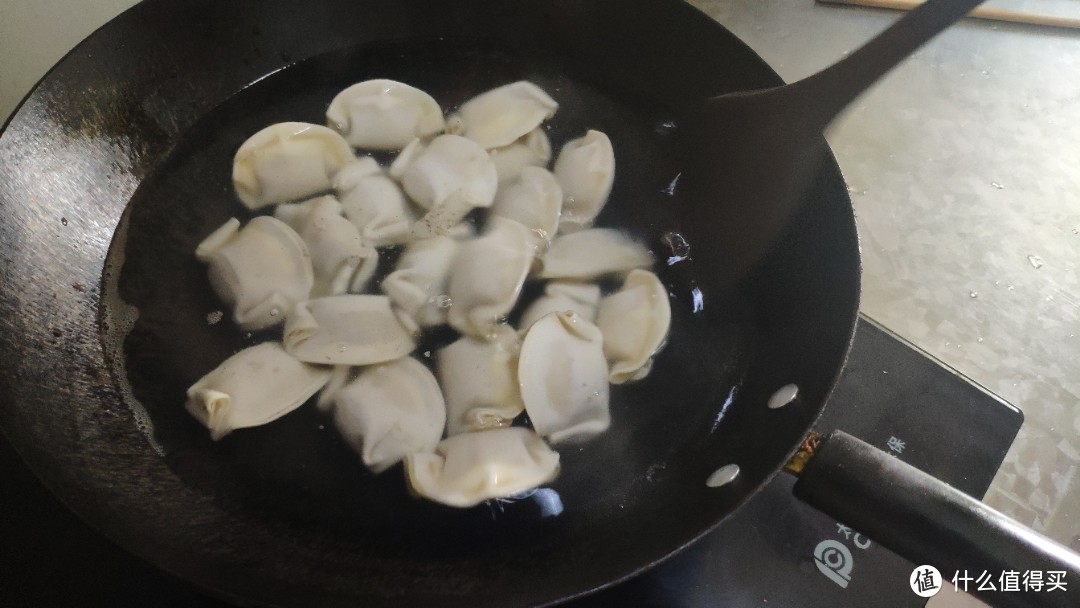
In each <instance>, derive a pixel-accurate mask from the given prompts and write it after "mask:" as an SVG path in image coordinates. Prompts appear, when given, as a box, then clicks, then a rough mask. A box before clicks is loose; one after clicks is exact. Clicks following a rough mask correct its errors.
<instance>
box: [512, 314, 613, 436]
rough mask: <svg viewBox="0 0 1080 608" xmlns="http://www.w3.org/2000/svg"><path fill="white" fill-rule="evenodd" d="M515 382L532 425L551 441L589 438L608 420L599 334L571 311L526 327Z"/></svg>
mask: <svg viewBox="0 0 1080 608" xmlns="http://www.w3.org/2000/svg"><path fill="white" fill-rule="evenodd" d="M518 382H519V384H520V386H521V398H522V400H523V401H524V402H525V411H526V412H527V413H528V414H529V420H531V421H532V425H533V428H534V429H536V432H537V433H539V434H541V435H543V436H544V437H546V438H547V439H548V440H549V441H551V442H552V443H557V442H559V441H563V440H566V439H581V438H586V437H591V436H593V435H596V434H597V433H600V432H603V431H605V430H607V428H608V426H610V425H611V414H610V413H609V412H608V365H607V360H606V359H605V358H604V339H603V336H602V335H601V333H600V330H599V329H598V328H597V327H596V326H595V325H593V324H592V323H590V322H589V321H587V320H585V319H582V318H581V317H579V316H578V315H577V314H576V313H573V312H554V313H551V314H549V315H547V316H545V317H544V318H542V319H540V320H539V321H537V322H536V323H533V324H532V326H531V327H529V329H528V331H527V332H526V333H525V339H524V340H523V341H522V343H521V355H520V357H519V359H518Z"/></svg>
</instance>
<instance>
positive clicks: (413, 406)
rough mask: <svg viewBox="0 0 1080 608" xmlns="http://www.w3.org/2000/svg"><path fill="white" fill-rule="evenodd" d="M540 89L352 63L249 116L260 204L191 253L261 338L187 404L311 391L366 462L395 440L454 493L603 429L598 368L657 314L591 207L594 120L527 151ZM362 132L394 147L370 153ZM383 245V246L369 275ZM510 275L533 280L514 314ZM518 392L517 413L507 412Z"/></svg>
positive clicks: (491, 482)
mask: <svg viewBox="0 0 1080 608" xmlns="http://www.w3.org/2000/svg"><path fill="white" fill-rule="evenodd" d="M557 108H558V104H557V103H556V102H555V101H554V100H553V99H552V98H551V97H550V96H549V95H548V94H547V93H546V92H544V91H543V90H542V89H541V88H539V87H538V86H536V85H535V84H533V83H530V82H526V81H520V82H515V83H512V84H508V85H505V86H502V87H499V88H496V89H493V90H490V91H487V92H485V93H483V94H481V95H479V96H477V97H475V98H473V99H471V100H469V101H467V102H466V103H464V104H463V105H462V106H461V107H460V109H459V111H458V112H457V113H456V114H452V115H450V116H449V117H444V114H443V111H442V109H441V108H440V107H439V104H438V103H437V102H436V101H435V100H434V99H433V98H432V97H431V96H430V95H428V94H427V93H425V92H423V91H421V90H419V89H416V88H414V87H411V86H409V85H406V84H402V83H400V82H395V81H392V80H369V81H365V82H361V83H359V84H356V85H353V86H351V87H349V88H347V89H345V90H344V91H342V92H341V93H340V94H338V95H337V96H336V97H335V98H334V99H333V101H332V102H331V103H330V106H329V109H328V110H327V113H326V116H327V124H328V125H329V127H326V126H321V125H315V124H308V123H296V122H289V123H280V124H274V125H271V126H269V127H267V128H265V129H263V130H261V131H259V132H258V133H256V134H254V135H253V136H251V138H249V139H248V140H247V141H245V142H244V143H243V145H241V146H240V148H239V150H238V151H237V153H236V156H235V159H234V161H233V183H234V186H235V190H236V194H237V196H238V197H239V199H240V201H241V202H242V203H243V204H244V205H245V206H246V207H247V208H248V209H251V210H257V209H258V210H261V209H268V208H270V207H273V213H272V215H266V214H262V215H258V216H256V217H255V218H253V219H251V220H250V221H249V222H247V224H246V225H243V226H241V222H240V221H239V220H237V219H235V218H234V219H231V220H229V221H228V222H226V223H225V224H224V225H223V226H221V227H220V228H218V229H217V230H215V231H214V232H213V233H212V234H210V235H209V236H207V237H206V238H205V240H203V241H202V243H200V244H199V246H198V248H197V249H196V251H195V255H196V257H197V258H198V259H199V260H200V261H202V262H204V263H205V264H206V265H207V267H208V274H209V281H210V285H211V287H212V288H213V290H214V292H215V293H216V294H217V295H218V297H220V299H221V300H222V302H223V303H224V304H225V305H226V306H227V307H228V308H229V309H231V313H232V318H233V320H234V321H235V323H236V324H237V325H238V326H239V327H240V328H241V329H242V330H245V331H256V330H265V329H268V328H272V327H276V326H281V328H282V329H281V331H282V334H281V336H282V337H281V341H280V342H266V343H262V344H259V345H257V346H253V347H250V348H247V349H244V350H241V351H240V352H238V353H236V354H235V355H233V356H231V357H230V358H228V359H227V360H226V361H224V362H223V363H222V364H221V365H220V366H218V367H217V368H216V369H214V370H213V371H211V372H210V373H209V374H207V375H206V376H204V377H203V378H201V379H200V380H199V381H198V382H196V383H195V384H194V385H193V386H191V388H189V389H188V391H187V403H186V407H187V409H188V411H189V412H190V413H191V414H192V415H193V416H194V417H195V418H197V419H198V420H199V421H200V422H201V423H203V424H204V425H205V426H206V427H207V428H209V429H210V433H211V436H212V437H213V438H214V439H219V438H221V437H223V436H224V435H226V434H227V433H229V432H230V431H232V430H234V429H239V428H244V427H251V426H256V425H260V424H265V423H268V422H271V421H273V420H275V419H277V418H279V417H281V416H283V415H285V414H287V413H288V412H290V411H292V410H294V409H296V408H298V407H300V406H301V405H302V404H304V403H305V402H307V401H308V400H309V399H310V398H311V397H312V396H314V395H315V394H316V393H319V396H318V398H317V400H316V402H317V406H318V407H319V408H320V409H321V410H323V411H325V412H328V413H329V414H330V415H331V416H332V417H333V420H334V424H335V426H336V427H337V430H338V432H339V433H340V434H341V436H342V437H343V438H344V439H345V440H346V441H347V442H348V443H349V444H350V445H351V446H352V447H353V448H355V450H356V451H357V452H358V454H359V456H360V458H361V459H362V460H363V463H364V464H365V465H366V466H367V467H368V468H369V469H370V470H372V471H374V472H376V473H380V472H382V471H385V470H386V469H388V468H390V467H392V466H393V465H395V464H396V463H398V462H402V461H404V468H405V472H406V475H407V478H408V483H409V487H410V488H411V489H412V490H413V491H414V492H415V493H417V494H419V495H420V496H423V497H426V498H428V499H431V500H435V501H438V502H440V503H443V504H446V505H451V506H455V507H469V506H472V505H476V504H478V503H480V502H482V501H484V500H488V499H492V498H500V497H508V496H513V495H515V494H519V493H521V492H524V491H527V490H530V489H532V488H535V487H537V486H539V485H541V484H544V483H547V482H549V481H551V480H552V479H553V478H554V477H555V475H556V474H557V473H558V470H559V455H558V453H556V452H555V451H554V450H553V449H552V448H551V447H550V445H556V444H560V443H563V442H575V441H581V440H584V439H587V438H589V437H592V436H595V435H596V434H598V433H601V432H603V431H604V430H605V429H607V428H608V426H609V425H610V424H611V417H610V413H609V404H608V401H609V383H623V382H628V381H632V380H637V379H640V378H643V377H644V376H645V375H646V374H648V372H649V369H650V367H651V362H652V359H653V356H654V355H655V354H656V352H657V351H658V350H659V349H660V348H661V347H662V345H663V343H664V340H665V338H666V336H667V333H668V327H669V325H670V318H671V310H670V305H669V302H668V294H667V290H666V289H665V288H664V286H663V284H662V283H661V282H660V280H659V279H658V278H657V276H656V275H655V274H653V273H652V272H651V271H650V270H649V268H650V267H651V266H652V264H653V257H652V255H651V253H650V252H649V251H648V250H647V249H646V248H645V247H644V246H642V245H641V244H640V243H637V242H635V241H634V240H633V239H631V238H630V237H628V236H627V235H625V234H624V233H622V232H620V231H617V230H614V229H610V228H594V227H592V224H593V221H594V219H595V218H596V216H597V214H598V213H599V212H600V210H601V209H602V208H603V207H604V205H605V203H606V202H607V199H608V196H609V194H610V192H611V186H612V181H613V179H614V173H615V158H614V153H613V151H612V147H611V142H610V141H609V139H608V137H607V136H606V135H604V134H603V133H601V132H599V131H593V130H590V131H588V132H587V133H586V134H585V135H584V136H582V137H580V138H578V139H574V140H572V141H569V142H567V143H566V144H565V145H564V146H563V147H562V149H561V150H560V151H559V154H558V157H557V158H556V159H555V162H554V164H553V165H552V168H551V170H548V169H547V167H548V166H549V164H550V161H551V157H552V149H551V144H550V142H549V141H548V137H547V135H546V133H545V131H544V128H543V123H544V121H546V120H548V119H550V118H552V116H553V115H554V114H555V111H556V109H557ZM354 149H358V150H360V151H361V153H360V155H357V153H355V152H354ZM363 151H399V152H398V154H397V155H396V156H395V157H394V160H393V162H392V163H390V165H389V166H388V167H382V166H380V165H379V163H378V162H377V161H376V160H375V159H374V158H372V157H371V156H367V155H364V154H363ZM480 208H483V209H486V211H482V212H474V211H475V210H477V209H480ZM478 225H482V229H480V230H479V231H478V229H477V226H478ZM383 248H399V249H401V251H400V255H399V256H398V257H397V263H396V266H395V267H394V268H393V269H392V271H390V272H389V273H388V274H385V278H383V279H382V280H381V282H379V283H378V285H372V282H373V278H374V277H375V276H377V274H378V270H379V269H378V265H379V260H380V255H379V253H380V250H381V249H383ZM599 279H606V280H608V281H607V284H611V285H615V284H619V283H621V286H619V287H618V288H616V289H614V290H608V291H609V292H610V293H604V292H603V291H602V289H601V286H600V284H599V283H598V280H599ZM526 281H542V282H544V285H543V294H542V295H541V296H539V297H538V298H537V299H536V300H535V301H533V302H530V303H528V305H527V306H524V304H523V311H522V313H521V316H520V322H519V323H517V326H516V327H514V326H511V325H510V324H509V323H508V322H507V319H508V317H509V315H510V313H511V311H512V310H515V307H517V306H518V304H519V303H518V298H519V295H520V294H521V292H522V287H523V285H524V284H525V283H526ZM447 324H448V325H449V326H450V327H452V328H453V329H455V330H456V331H457V332H458V333H459V334H460V337H459V338H458V339H457V340H456V341H455V342H453V343H451V344H449V345H448V346H446V347H444V348H441V349H439V350H437V351H436V353H435V356H434V363H435V365H434V368H435V369H434V373H433V371H432V370H431V369H429V366H428V365H425V364H424V363H422V362H421V361H420V360H419V359H417V358H415V357H413V356H412V354H413V353H414V351H415V350H416V347H417V342H418V339H419V338H420V336H421V335H422V333H423V332H424V331H425V330H429V329H431V328H435V327H438V326H442V325H447ZM427 355H428V356H430V353H428V354H427ZM523 412H524V413H527V415H528V420H529V421H530V423H531V428H530V427H528V426H522V425H516V426H512V423H513V422H514V421H515V419H518V418H519V417H520V416H521V414H522V413H523Z"/></svg>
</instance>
